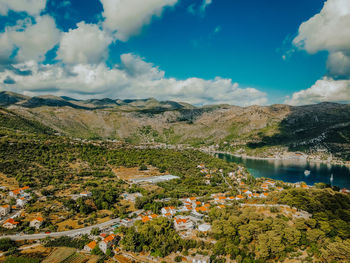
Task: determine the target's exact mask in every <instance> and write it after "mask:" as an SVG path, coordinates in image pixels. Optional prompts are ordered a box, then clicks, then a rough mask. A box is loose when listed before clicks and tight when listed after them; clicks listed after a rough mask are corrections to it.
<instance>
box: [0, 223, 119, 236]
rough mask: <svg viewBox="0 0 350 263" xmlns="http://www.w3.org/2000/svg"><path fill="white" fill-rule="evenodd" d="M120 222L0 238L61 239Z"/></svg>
mask: <svg viewBox="0 0 350 263" xmlns="http://www.w3.org/2000/svg"><path fill="white" fill-rule="evenodd" d="M119 222H120V218H115V219H112V220H109V221H106V222H104V223H100V224H97V225H93V226H88V227H84V228H79V229H74V230H68V231H63V232H52V233H48V234H45V233H40V234H30V235H20V234H17V235H6V236H0V238H10V239H12V240H15V241H20V240H36V239H43V238H46V237H61V236H77V235H84V234H90V231H91V230H92V229H93V228H97V227H98V228H100V229H101V228H106V227H109V226H112V225H114V224H116V223H119Z"/></svg>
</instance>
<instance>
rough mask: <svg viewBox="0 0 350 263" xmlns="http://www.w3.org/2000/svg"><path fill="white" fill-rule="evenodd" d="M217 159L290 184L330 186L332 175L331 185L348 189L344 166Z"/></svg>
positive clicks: (349, 178)
mask: <svg viewBox="0 0 350 263" xmlns="http://www.w3.org/2000/svg"><path fill="white" fill-rule="evenodd" d="M217 157H219V158H221V159H224V160H226V161H230V162H235V163H239V164H244V166H245V167H247V169H248V170H249V172H250V173H251V174H252V175H253V176H255V177H267V178H272V179H275V180H281V181H285V182H290V183H296V182H301V181H303V182H306V183H307V184H308V185H313V184H314V183H319V182H324V183H328V184H331V182H330V176H331V174H333V185H336V186H339V187H340V188H343V187H345V188H348V189H350V169H349V168H348V167H346V166H340V165H329V164H320V163H309V162H305V161H302V160H283V161H282V160H254V159H246V158H240V157H235V156H232V155H228V154H217ZM305 170H310V171H311V174H310V175H308V176H305V175H304V171H305Z"/></svg>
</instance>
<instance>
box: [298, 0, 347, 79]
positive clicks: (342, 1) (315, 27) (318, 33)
mask: <svg viewBox="0 0 350 263" xmlns="http://www.w3.org/2000/svg"><path fill="white" fill-rule="evenodd" d="M293 44H294V45H295V46H297V47H299V48H300V49H305V50H306V51H307V52H309V53H311V54H313V53H316V52H318V51H321V50H326V51H329V52H330V54H331V55H330V57H329V60H330V61H328V64H327V65H328V68H329V70H330V72H331V73H332V74H333V75H341V73H343V72H344V71H347V72H348V71H350V68H348V69H344V66H349V64H348V63H347V62H346V61H349V60H350V57H349V52H350V1H349V0H328V1H326V2H325V4H324V6H323V8H322V10H321V12H320V13H319V14H316V15H315V16H313V17H312V18H310V19H309V20H308V21H306V22H304V23H302V24H301V25H300V27H299V32H298V35H297V36H296V37H295V38H294V40H293ZM337 60H339V61H337ZM344 63H345V64H344ZM339 65H340V66H341V67H339Z"/></svg>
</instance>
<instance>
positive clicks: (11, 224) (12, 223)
mask: <svg viewBox="0 0 350 263" xmlns="http://www.w3.org/2000/svg"><path fill="white" fill-rule="evenodd" d="M18 224H19V222H16V221H15V220H14V219H13V218H9V219H7V220H6V221H5V222H4V224H3V225H2V227H4V228H7V229H13V228H16V227H17V225H18Z"/></svg>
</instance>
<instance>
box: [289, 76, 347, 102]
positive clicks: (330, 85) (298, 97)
mask: <svg viewBox="0 0 350 263" xmlns="http://www.w3.org/2000/svg"><path fill="white" fill-rule="evenodd" d="M325 101H330V102H349V101H350V80H334V79H333V78H328V77H324V78H323V79H321V80H318V81H317V82H316V83H315V84H314V85H313V86H312V87H311V88H309V89H306V90H302V91H299V92H295V93H294V94H293V95H292V97H291V98H288V99H287V100H286V101H285V103H287V104H290V105H306V104H314V103H319V102H325Z"/></svg>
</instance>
